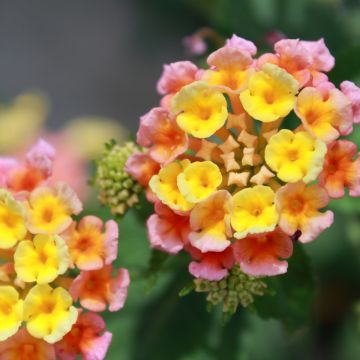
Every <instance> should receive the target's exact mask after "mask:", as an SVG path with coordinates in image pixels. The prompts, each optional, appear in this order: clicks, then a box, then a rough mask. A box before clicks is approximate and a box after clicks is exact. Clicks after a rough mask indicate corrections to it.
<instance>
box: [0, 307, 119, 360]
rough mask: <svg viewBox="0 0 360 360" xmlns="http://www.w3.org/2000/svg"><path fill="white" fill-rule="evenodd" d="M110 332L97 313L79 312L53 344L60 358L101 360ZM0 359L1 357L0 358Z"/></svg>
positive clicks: (109, 340)
mask: <svg viewBox="0 0 360 360" xmlns="http://www.w3.org/2000/svg"><path fill="white" fill-rule="evenodd" d="M111 339H112V334H111V333H110V332H108V331H105V321H104V320H103V319H102V318H101V316H99V315H98V314H95V313H92V312H87V313H80V314H79V317H78V319H77V322H76V323H75V324H74V325H73V327H72V329H71V331H70V332H69V333H67V334H66V335H65V336H64V338H63V339H62V340H60V341H59V342H57V343H56V344H55V349H56V355H57V356H58V357H59V359H60V360H75V359H77V357H78V356H79V355H80V356H81V358H82V359H83V360H103V359H105V356H106V353H107V351H108V349H109V346H110V343H111ZM0 359H1V358H0Z"/></svg>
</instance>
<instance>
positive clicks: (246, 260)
mask: <svg viewBox="0 0 360 360" xmlns="http://www.w3.org/2000/svg"><path fill="white" fill-rule="evenodd" d="M233 248H234V256H235V260H236V261H237V262H238V263H239V264H240V268H241V270H242V271H244V272H245V273H247V274H249V275H253V276H273V275H279V274H284V273H286V271H287V267H288V263H287V262H286V261H281V260H280V259H287V258H289V257H290V256H291V255H292V250H293V244H292V240H291V238H290V237H289V235H287V234H285V233H284V232H283V231H282V230H281V229H280V228H276V229H275V230H274V231H272V232H266V233H262V234H253V235H248V236H247V237H246V238H244V239H240V240H237V241H236V242H235V243H234V244H233Z"/></svg>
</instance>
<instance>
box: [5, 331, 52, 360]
mask: <svg viewBox="0 0 360 360" xmlns="http://www.w3.org/2000/svg"><path fill="white" fill-rule="evenodd" d="M0 360H55V350H54V346H53V345H50V344H48V343H47V342H45V341H44V340H40V339H36V338H34V337H33V336H31V335H30V334H29V333H28V332H27V330H26V329H25V328H22V329H20V330H19V331H18V332H17V333H16V334H15V335H13V336H12V337H11V338H9V339H7V340H6V341H1V342H0Z"/></svg>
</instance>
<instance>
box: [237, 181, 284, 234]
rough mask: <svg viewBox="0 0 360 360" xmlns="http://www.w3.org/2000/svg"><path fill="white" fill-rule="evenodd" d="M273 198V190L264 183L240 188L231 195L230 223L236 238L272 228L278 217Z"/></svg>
mask: <svg viewBox="0 0 360 360" xmlns="http://www.w3.org/2000/svg"><path fill="white" fill-rule="evenodd" d="M274 198H275V193H274V191H273V190H272V189H271V188H270V187H269V186H264V185H256V186H254V187H252V188H247V189H243V190H240V191H239V192H238V193H236V194H235V195H234V196H233V212H232V214H231V225H232V227H233V228H234V229H235V231H236V233H235V235H234V236H235V237H236V238H237V239H241V238H244V237H246V235H247V234H256V233H262V232H266V231H272V230H274V228H275V226H276V224H277V221H278V218H279V216H278V213H277V212H276V209H275V205H274Z"/></svg>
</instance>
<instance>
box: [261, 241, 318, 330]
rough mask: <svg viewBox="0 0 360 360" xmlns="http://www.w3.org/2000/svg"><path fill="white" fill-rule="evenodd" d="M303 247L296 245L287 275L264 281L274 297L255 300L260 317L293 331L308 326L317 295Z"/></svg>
mask: <svg viewBox="0 0 360 360" xmlns="http://www.w3.org/2000/svg"><path fill="white" fill-rule="evenodd" d="M302 246H303V245H301V244H295V246H294V254H293V256H292V257H291V259H290V261H289V267H288V272H287V273H286V274H284V275H281V276H276V277H269V278H268V279H267V280H265V281H266V282H267V284H268V286H269V287H270V289H273V290H275V292H276V293H275V295H274V296H263V297H259V298H257V299H256V300H255V308H256V309H257V312H258V314H259V315H260V316H261V317H263V318H265V319H268V318H275V319H278V320H280V321H281V322H282V323H283V324H284V325H285V327H286V328H287V329H288V330H289V331H291V332H293V331H295V330H297V329H299V328H301V327H304V326H306V325H308V324H309V320H310V315H311V306H312V302H313V296H314V293H313V287H314V281H313V277H312V271H311V266H310V261H309V258H308V256H307V255H306V253H305V251H304V250H303V247H302Z"/></svg>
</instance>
